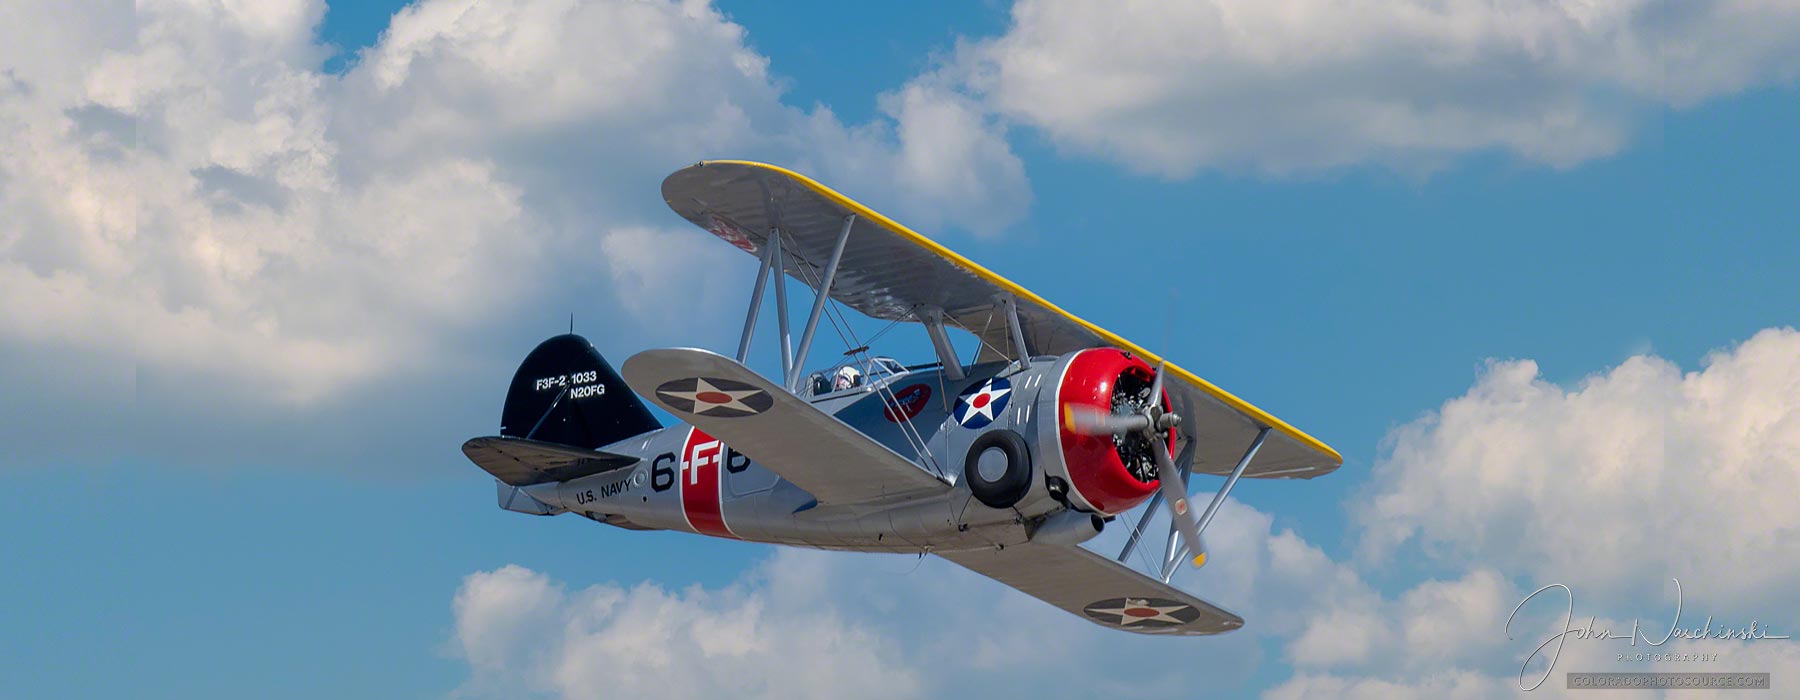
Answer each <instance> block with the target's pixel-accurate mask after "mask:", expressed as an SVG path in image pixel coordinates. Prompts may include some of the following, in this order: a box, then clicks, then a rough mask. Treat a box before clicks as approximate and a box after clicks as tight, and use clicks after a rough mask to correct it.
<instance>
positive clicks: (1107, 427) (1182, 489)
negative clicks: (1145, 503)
mask: <svg viewBox="0 0 1800 700" xmlns="http://www.w3.org/2000/svg"><path fill="white" fill-rule="evenodd" d="M1165 364H1166V363H1165V362H1158V363H1157V365H1156V376H1155V377H1154V378H1153V379H1152V380H1151V382H1150V401H1149V403H1148V404H1147V405H1146V406H1144V407H1143V408H1142V409H1140V410H1138V411H1136V412H1133V413H1114V412H1112V411H1108V410H1106V409H1102V408H1099V407H1097V406H1067V407H1065V409H1064V423H1065V424H1066V425H1067V427H1068V428H1069V430H1070V431H1072V432H1075V433H1079V434H1082V435H1091V436H1095V437H1102V436H1124V435H1129V434H1131V433H1137V434H1139V435H1141V436H1143V438H1144V439H1145V440H1147V441H1149V443H1150V454H1151V455H1152V456H1154V458H1155V460H1156V475H1157V481H1158V488H1160V489H1161V490H1162V496H1163V498H1162V502H1163V506H1164V507H1166V508H1168V509H1169V517H1170V518H1171V519H1172V520H1173V521H1174V522H1175V528H1176V530H1178V531H1179V532H1180V533H1181V540H1182V541H1183V542H1185V543H1186V544H1187V546H1188V549H1189V551H1192V552H1194V559H1193V561H1194V566H1200V565H1202V564H1205V563H1206V543H1205V541H1203V540H1202V539H1201V538H1200V524H1199V523H1198V522H1197V521H1195V520H1194V513H1193V510H1192V509H1190V508H1189V507H1188V500H1187V494H1188V490H1187V484H1185V483H1183V482H1182V479H1181V474H1180V472H1178V471H1176V469H1175V460H1174V459H1172V458H1170V457H1169V450H1168V449H1167V448H1166V447H1165V445H1167V443H1166V442H1165V441H1163V440H1161V438H1162V437H1163V435H1166V434H1167V432H1168V431H1170V430H1173V429H1175V427H1176V426H1179V425H1181V415H1180V414H1177V413H1175V412H1174V411H1167V410H1164V409H1163V406H1162V395H1163V393H1162V388H1163V370H1164V369H1165V367H1164V365H1165Z"/></svg>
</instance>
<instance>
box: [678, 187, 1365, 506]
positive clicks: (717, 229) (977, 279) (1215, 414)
mask: <svg viewBox="0 0 1800 700" xmlns="http://www.w3.org/2000/svg"><path fill="white" fill-rule="evenodd" d="M663 199H664V200H665V201H667V202H668V204H669V207H670V208H672V209H674V210H675V212H676V213H678V214H680V215H681V216H682V217H684V218H686V219H687V220H689V221H692V222H694V223H695V224H696V225H698V226H700V227H701V228H704V229H706V230H707V231H710V232H711V233H712V234H713V235H716V236H718V237H720V238H723V239H725V240H726V241H728V242H730V243H732V244H733V245H736V246H737V247H739V248H741V249H743V250H745V251H747V252H751V253H755V252H757V251H759V250H761V249H762V246H763V244H764V243H765V242H766V241H768V238H769V232H770V231H772V230H776V229H779V230H780V231H781V232H782V233H783V234H784V240H785V243H784V244H783V245H782V248H781V249H782V253H783V257H784V258H786V259H785V260H782V261H781V265H782V269H783V270H784V271H785V272H786V273H787V274H789V275H792V276H794V277H795V278H796V279H799V280H801V281H803V282H805V283H807V284H808V285H811V286H813V287H814V288H815V289H816V288H817V283H816V280H818V279H819V277H820V276H821V271H822V268H823V267H824V265H825V262H826V261H827V260H828V259H829V258H830V256H831V251H832V249H833V248H834V247H835V246H836V244H837V237H838V232H839V231H841V230H842V228H843V222H844V218H845V217H847V216H849V215H851V214H855V215H856V217H857V218H856V222H855V224H854V225H853V227H852V229H851V232H850V238H849V241H848V242H847V243H846V244H845V246H844V257H843V259H842V261H841V262H840V264H839V267H838V271H837V277H836V280H835V281H834V283H833V284H832V288H831V297H832V298H833V299H836V300H837V301H838V302H840V303H843V304H845V305H847V306H850V307H851V308H854V309H856V310H857V311H860V312H862V313H864V314H866V315H868V316H871V317H874V318H881V319H889V320H916V319H917V316H915V314H916V313H918V312H919V311H920V310H921V309H923V308H925V307H936V308H940V309H943V312H944V315H945V317H946V319H948V320H949V321H951V322H954V323H955V324H956V325H958V326H961V327H962V328H965V329H968V330H969V331H970V332H972V333H975V334H976V335H978V336H980V337H981V340H982V342H983V343H984V347H985V348H1005V349H1006V350H1007V352H1009V353H1012V354H1015V355H1016V354H1017V350H1016V349H1014V348H1013V347H1012V344H1013V343H1012V339H1011V337H1010V334H1009V331H1008V325H1007V321H1006V318H1005V316H1004V314H1003V313H1002V312H1001V311H999V310H998V309H997V308H996V304H997V303H999V301H1000V299H1002V298H1012V299H1014V300H1015V305H1016V306H1017V308H1018V315H1019V325H1020V326H1022V327H1023V330H1024V332H1025V343H1026V345H1027V346H1028V347H1029V348H1031V350H1032V351H1033V352H1034V353H1037V354H1046V355H1060V354H1064V353H1067V352H1071V351H1074V350H1080V349H1082V348H1090V347H1099V346H1106V345H1111V346H1114V347H1118V348H1121V349H1123V350H1127V351H1130V352H1132V353H1135V354H1137V355H1139V356H1142V357H1144V358H1145V359H1146V360H1148V361H1149V362H1151V363H1152V364H1154V363H1156V362H1158V361H1160V360H1161V358H1160V357H1159V356H1158V355H1156V354H1155V353H1152V352H1149V351H1147V350H1145V349H1143V348H1142V347H1139V346H1137V345H1136V344H1134V343H1131V342H1130V341H1127V340H1125V339H1124V338H1121V337H1119V336H1117V335H1114V334H1112V333H1110V332H1108V331H1106V330H1105V329H1102V328H1100V327H1099V326H1096V325H1094V324H1092V323H1088V322H1087V321H1084V320H1082V319H1080V318H1077V317H1076V316H1075V315H1073V314H1070V313H1069V312H1067V311H1064V310H1062V309H1060V308H1057V306H1056V305H1054V304H1051V303H1050V302H1048V301H1045V300H1044V299H1043V298H1042V297H1039V296H1038V295H1036V294H1033V293H1031V292H1030V291H1028V290H1026V289H1025V288H1023V287H1020V286H1019V285H1017V284H1014V283H1012V282H1011V281H1008V280H1007V279H1006V278H1003V277H1001V276H999V275H997V274H994V273H993V272H991V271H989V270H988V269H987V268H984V267H982V266H980V265H977V264H975V263H973V262H970V261H969V260H968V259H966V258H964V257H962V256H960V255H957V254H956V253H953V252H951V251H950V250H949V249H947V248H945V247H943V246H941V245H938V244H937V243H936V242H934V241H932V240H931V239H929V238H926V237H924V236H921V235H919V234H918V233H915V232H913V231H912V230H911V229H908V228H906V227H905V226H901V225H900V224H898V223H896V222H895V221H893V220H892V219H889V218H887V217H885V216H882V215H881V214H878V213H876V212H874V211H872V210H870V209H869V208H868V207H865V206H863V205H862V204H859V203H857V202H856V201H854V200H851V199H850V198H849V197H845V196H844V195H841V194H838V193H837V192H835V191H832V190H831V189H829V188H827V187H825V186H824V185H821V184H819V183H817V182H814V181H813V180H811V179H809V178H807V177H806V176H804V175H800V174H798V173H795V172H793V171H790V170H786V169H783V168H778V167H775V166H772V165H765V164H762V163H750V162H744V161H708V162H704V163H700V164H698V165H694V166H691V167H688V168H684V169H682V170H679V171H676V172H675V174H673V175H670V176H669V177H668V179H666V180H664V181H663ZM989 352H990V351H987V350H984V353H989ZM988 359H994V358H992V357H990V358H988ZM1168 373H1169V376H1170V377H1171V378H1173V379H1174V380H1175V381H1171V382H1168V383H1167V387H1168V391H1169V398H1170V400H1171V402H1173V403H1174V405H1175V409H1176V411H1177V412H1179V413H1180V414H1181V415H1182V417H1183V418H1185V419H1186V422H1185V423H1184V424H1183V427H1182V431H1183V432H1185V433H1187V434H1188V435H1189V436H1190V437H1193V438H1194V439H1195V444H1196V449H1195V454H1194V471H1197V472H1201V473H1208V474H1226V473H1229V472H1230V471H1231V468H1232V467H1233V466H1235V465H1236V463H1237V460H1238V457H1239V456H1241V455H1242V454H1243V452H1244V450H1245V449H1246V448H1248V447H1249V446H1250V442H1251V441H1252V440H1254V439H1255V438H1256V434H1257V432H1258V431H1260V430H1261V429H1262V428H1264V427H1268V428H1273V429H1274V430H1273V431H1272V432H1271V434H1270V436H1269V439H1268V441H1267V442H1266V443H1264V445H1263V448H1262V450H1261V451H1260V452H1258V453H1257V458H1256V461H1255V462H1253V463H1252V464H1251V465H1250V467H1249V468H1248V469H1246V470H1245V472H1244V476H1247V477H1276V478H1312V477H1315V476H1318V475H1320V474H1326V473H1330V472H1331V471H1333V470H1335V469H1337V468H1338V466H1340V465H1342V464H1343V463H1344V458H1343V457H1342V456H1341V455H1339V454H1338V453H1337V451H1336V450H1333V449H1331V448H1330V447H1329V446H1327V445H1326V444H1325V443H1323V442H1320V441H1319V440H1318V439H1317V438H1314V437H1313V436H1311V435H1307V434H1306V433H1304V432H1301V431H1300V430H1299V429H1298V428H1295V427H1294V426H1291V425H1288V424H1287V423H1286V422H1284V421H1282V420H1281V419H1279V418H1276V417H1275V416H1272V415H1269V414H1268V413H1267V412H1266V411H1263V410H1262V409H1260V408H1257V407H1256V406H1253V405H1251V404H1250V403H1249V402H1247V401H1244V400H1243V399H1240V398H1238V397H1236V396H1233V395H1232V394H1231V393H1230V392H1227V391H1225V390H1224V389H1220V388H1219V387H1217V386H1214V385H1213V384H1212V383H1210V382H1208V381H1206V380H1204V379H1201V378H1200V377H1197V376H1195V375H1194V374H1193V373H1192V372H1189V371H1187V370H1185V369H1182V368H1181V367H1179V366H1177V365H1175V364H1172V363H1171V364H1169V365H1168Z"/></svg>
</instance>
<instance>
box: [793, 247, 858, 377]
mask: <svg viewBox="0 0 1800 700" xmlns="http://www.w3.org/2000/svg"><path fill="white" fill-rule="evenodd" d="M855 224H856V215H855V214H851V215H849V216H846V217H844V230H842V231H840V232H838V239H837V247H836V248H832V249H831V260H830V261H828V262H826V263H825V276H824V277H822V278H820V279H819V294H818V296H816V297H814V298H813V306H812V314H811V315H809V316H807V317H806V328H805V329H802V330H801V331H800V350H799V351H798V352H796V353H795V354H794V363H793V367H792V369H789V370H788V374H787V376H786V377H785V378H784V379H785V381H783V382H782V383H783V384H786V385H787V388H788V391H799V389H800V386H799V384H800V373H801V372H804V371H806V353H808V352H810V351H811V350H812V344H813V334H814V333H816V332H818V330H819V317H820V316H821V315H824V313H825V302H827V301H830V300H831V281H832V279H833V278H836V277H837V270H838V263H839V262H841V261H842V260H843V259H844V244H845V243H846V242H848V241H849V240H850V227H851V226H853V225H855ZM784 351H785V349H784Z"/></svg>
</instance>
